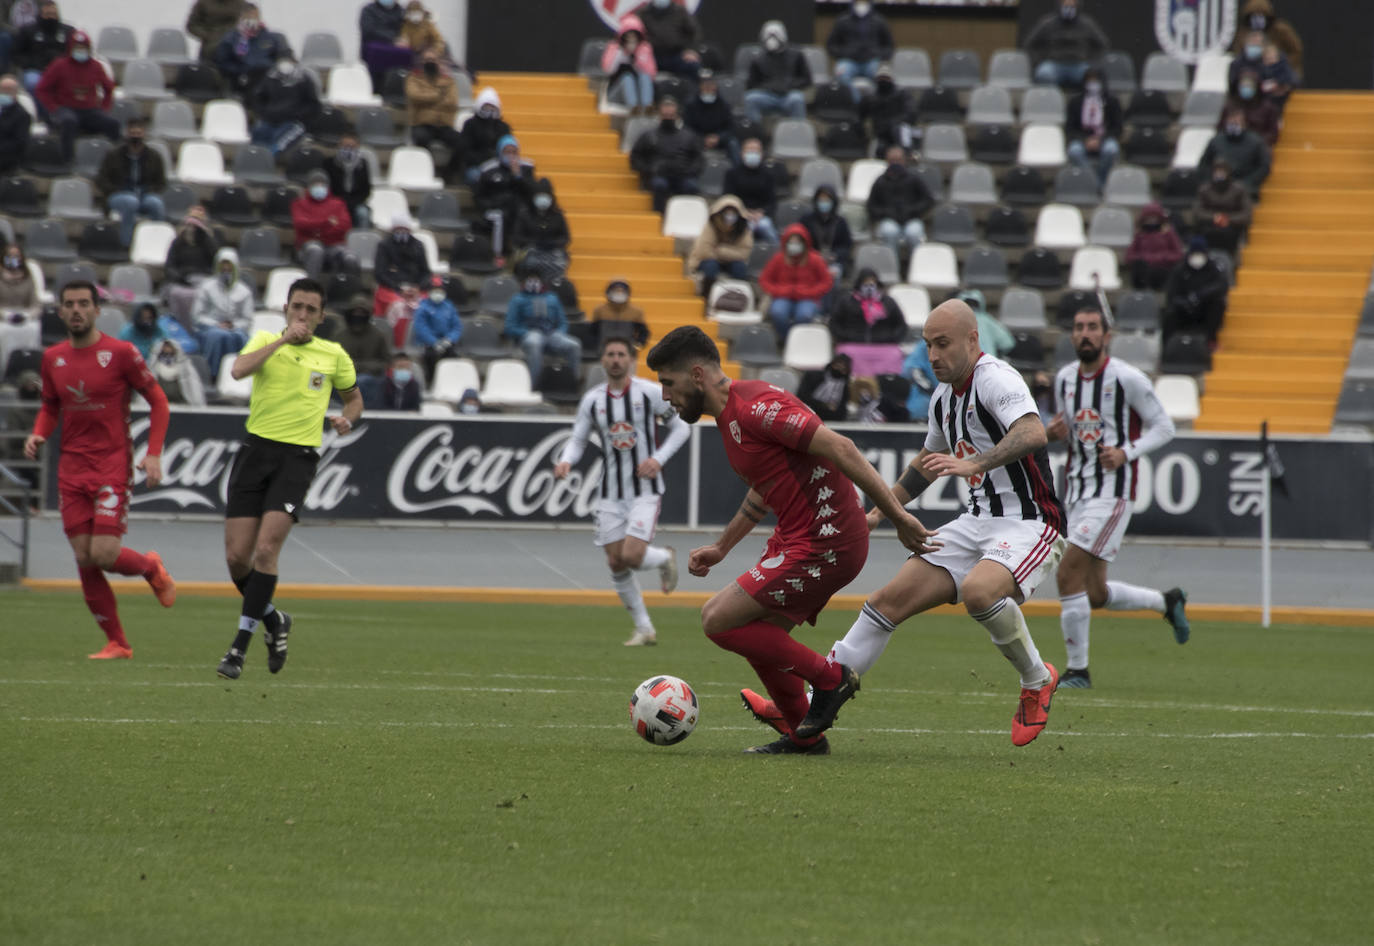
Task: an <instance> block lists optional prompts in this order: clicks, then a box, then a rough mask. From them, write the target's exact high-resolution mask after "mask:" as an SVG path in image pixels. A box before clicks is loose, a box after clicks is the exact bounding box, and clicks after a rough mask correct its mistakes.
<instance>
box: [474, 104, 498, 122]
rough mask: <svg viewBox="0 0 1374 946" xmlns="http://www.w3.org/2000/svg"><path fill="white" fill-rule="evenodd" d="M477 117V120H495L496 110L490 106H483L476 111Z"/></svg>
mask: <svg viewBox="0 0 1374 946" xmlns="http://www.w3.org/2000/svg"><path fill="white" fill-rule="evenodd" d="M477 117H478V118H488V119H490V118H495V117H496V109H495V107H493V106H491V105H483V106H482V107H481V108H479V109H478V110H477Z"/></svg>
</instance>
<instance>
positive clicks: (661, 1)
mask: <svg viewBox="0 0 1374 946" xmlns="http://www.w3.org/2000/svg"><path fill="white" fill-rule="evenodd" d="M672 2H673V0H654V6H655V7H657V8H658V9H660V10H666V9H668V5H669V4H670V3H672Z"/></svg>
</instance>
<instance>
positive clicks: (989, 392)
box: [925, 353, 1064, 533]
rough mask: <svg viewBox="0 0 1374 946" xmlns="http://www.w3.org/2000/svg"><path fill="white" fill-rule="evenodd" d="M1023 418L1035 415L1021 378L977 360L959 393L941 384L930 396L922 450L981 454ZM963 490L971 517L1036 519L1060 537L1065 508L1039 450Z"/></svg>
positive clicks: (992, 361)
mask: <svg viewBox="0 0 1374 946" xmlns="http://www.w3.org/2000/svg"><path fill="white" fill-rule="evenodd" d="M1027 414H1037V415H1038V411H1037V410H1036V407H1035V399H1034V398H1033V397H1031V393H1030V388H1028V387H1026V382H1025V381H1024V380H1023V379H1022V378H1021V373H1020V372H1019V371H1017V370H1016V369H1015V368H1013V367H1012V366H1011V365H1009V364H1007V363H1006V362H1005V361H1001V360H999V359H997V358H994V357H993V356H991V355H989V354H985V353H984V354H980V355H979V356H978V361H977V362H976V363H975V364H974V366H973V373H972V375H971V376H970V378H969V380H968V381H966V382H965V384H964V386H963V387H962V388H954V387H952V386H951V385H948V384H943V383H942V384H941V385H940V386H939V387H937V388H936V389H935V393H934V394H932V395H931V398H930V430H929V432H928V433H927V434H926V443H925V447H926V449H927V450H929V451H931V452H932V453H950V454H953V455H954V456H956V457H960V458H964V457H971V456H974V455H976V454H979V453H986V452H987V451H988V450H991V449H992V448H993V447H995V446H996V445H997V444H998V443H1000V442H1001V440H1002V438H1003V437H1004V436H1006V433H1007V430H1008V429H1009V428H1010V427H1011V425H1012V424H1014V423H1015V422H1016V421H1018V420H1020V419H1021V418H1022V417H1024V416H1026V415H1027ZM968 485H969V497H968V511H969V513H971V514H972V515H975V516H978V517H979V518H984V519H987V518H1006V519H1037V520H1040V521H1041V522H1045V523H1048V524H1049V525H1051V526H1053V527H1054V528H1055V529H1057V530H1058V531H1059V532H1061V533H1062V532H1063V531H1064V507H1063V506H1061V505H1060V503H1059V497H1057V496H1056V495H1055V493H1054V480H1053V479H1052V477H1051V475H1050V461H1049V455H1048V454H1047V453H1046V452H1045V449H1044V448H1043V447H1041V448H1040V449H1039V450H1036V451H1035V452H1034V453H1032V454H1029V455H1028V456H1024V457H1022V458H1021V459H1019V460H1017V461H1015V462H1014V463H1009V464H1007V465H1006V466H999V467H997V468H996V469H992V470H988V471H987V472H986V473H980V474H978V475H976V476H970V477H969V478H968Z"/></svg>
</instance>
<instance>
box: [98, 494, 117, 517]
mask: <svg viewBox="0 0 1374 946" xmlns="http://www.w3.org/2000/svg"><path fill="white" fill-rule="evenodd" d="M119 500H120V490H119V489H117V488H116V487H114V486H102V487H100V490H99V491H98V492H97V493H96V494H95V514H96V515H97V516H105V517H107V518H114V517H115V516H117V515H118V514H119Z"/></svg>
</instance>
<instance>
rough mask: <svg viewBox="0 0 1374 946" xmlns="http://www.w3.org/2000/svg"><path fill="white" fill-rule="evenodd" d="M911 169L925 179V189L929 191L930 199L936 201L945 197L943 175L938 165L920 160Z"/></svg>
mask: <svg viewBox="0 0 1374 946" xmlns="http://www.w3.org/2000/svg"><path fill="white" fill-rule="evenodd" d="M912 170H913V171H914V172H915V173H916V174H918V175H920V177H921V180H923V181H925V184H926V190H928V191H930V196H931V199H932V200H935V201H937V202H938V201H942V200H944V199H945V177H944V174H943V172H941V170H940V167H939V165H936V164H929V163H927V162H925V161H922V162H921V163H920V164H918V165H916V167H914V168H912Z"/></svg>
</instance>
